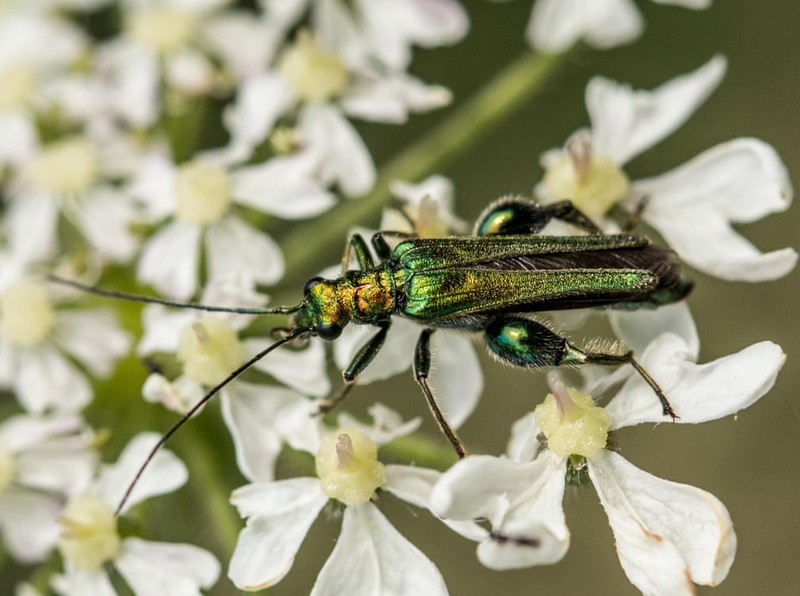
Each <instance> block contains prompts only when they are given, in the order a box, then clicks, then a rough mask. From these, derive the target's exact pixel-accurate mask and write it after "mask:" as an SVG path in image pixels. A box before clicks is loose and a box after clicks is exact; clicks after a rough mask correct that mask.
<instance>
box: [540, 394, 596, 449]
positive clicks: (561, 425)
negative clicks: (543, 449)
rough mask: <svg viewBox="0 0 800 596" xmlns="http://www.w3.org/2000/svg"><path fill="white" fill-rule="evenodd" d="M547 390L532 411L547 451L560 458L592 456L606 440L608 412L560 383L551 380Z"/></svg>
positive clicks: (583, 395) (588, 398)
mask: <svg viewBox="0 0 800 596" xmlns="http://www.w3.org/2000/svg"><path fill="white" fill-rule="evenodd" d="M550 390H551V391H552V393H550V394H548V395H547V397H546V398H545V400H544V402H542V403H541V404H539V405H538V406H536V409H535V410H534V412H533V415H534V417H535V418H536V424H537V425H538V426H539V428H540V429H541V430H542V432H543V433H544V435H545V436H546V437H547V446H548V448H549V449H550V451H552V452H553V453H555V454H556V455H560V456H561V457H567V456H570V455H582V456H583V457H592V456H593V455H596V454H597V453H598V452H599V451H600V450H601V449H603V448H604V447H605V446H606V442H607V440H608V428H609V426H610V425H611V417H610V416H609V414H608V412H607V411H606V410H605V408H601V407H600V406H598V405H596V404H595V403H594V400H593V399H592V398H591V397H590V396H589V395H587V394H585V393H583V392H582V391H579V390H577V389H575V388H574V387H564V385H563V383H561V382H560V381H555V382H553V381H551V384H550Z"/></svg>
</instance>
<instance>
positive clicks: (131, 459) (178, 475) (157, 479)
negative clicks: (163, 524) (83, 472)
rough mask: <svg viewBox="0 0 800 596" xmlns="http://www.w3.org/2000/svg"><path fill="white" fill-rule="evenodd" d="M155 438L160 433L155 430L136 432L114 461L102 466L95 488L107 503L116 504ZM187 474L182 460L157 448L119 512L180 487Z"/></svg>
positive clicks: (156, 438)
mask: <svg viewBox="0 0 800 596" xmlns="http://www.w3.org/2000/svg"><path fill="white" fill-rule="evenodd" d="M159 439H161V435H159V434H156V433H140V434H138V435H136V436H135V437H134V438H133V439H131V441H130V442H129V443H128V445H127V446H126V447H125V449H124V450H123V451H122V453H121V454H120V456H119V459H117V462H116V463H115V464H113V465H110V466H108V467H107V468H106V469H105V470H103V472H102V473H101V475H100V478H99V480H98V483H97V487H96V489H97V491H98V494H99V495H100V496H102V498H103V499H104V500H105V501H106V502H107V503H108V504H109V505H111V506H112V507H116V506H117V504H119V502H120V501H121V500H122V496H123V494H124V493H125V491H126V490H127V488H128V486H129V485H130V483H131V482H132V481H133V478H134V476H136V474H137V472H138V471H139V469H140V468H141V466H142V464H144V462H145V460H146V459H147V456H148V455H149V454H150V452H151V450H152V449H153V448H154V447H155V446H156V443H157V442H158V441H159ZM188 477H189V472H188V471H187V469H186V466H185V465H184V464H183V462H182V461H181V460H179V459H178V458H177V457H176V456H175V454H173V453H172V452H171V451H169V450H167V449H163V448H162V449H160V450H159V451H158V452H157V453H156V454H155V456H154V457H153V459H152V460H151V461H150V463H149V464H148V466H147V469H146V470H145V471H144V473H143V474H142V476H141V478H140V479H139V482H138V483H137V484H136V486H135V488H134V489H133V492H131V495H130V497H129V498H128V502H127V503H126V505H125V507H124V508H123V510H122V513H125V512H126V511H128V510H129V509H130V508H131V507H133V506H134V505H135V504H136V503H139V502H141V501H144V500H145V499H148V498H150V497H152V496H155V495H163V494H166V493H170V492H172V491H174V490H176V489H178V488H180V487H181V486H183V485H184V483H185V482H186V479H187V478H188Z"/></svg>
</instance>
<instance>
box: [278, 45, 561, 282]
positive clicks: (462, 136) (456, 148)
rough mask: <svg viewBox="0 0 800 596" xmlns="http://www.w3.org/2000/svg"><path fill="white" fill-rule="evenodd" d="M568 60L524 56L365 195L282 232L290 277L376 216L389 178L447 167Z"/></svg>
mask: <svg viewBox="0 0 800 596" xmlns="http://www.w3.org/2000/svg"><path fill="white" fill-rule="evenodd" d="M568 56H570V53H569V52H566V53H563V54H555V55H543V54H535V53H533V52H526V53H525V54H523V55H522V56H521V57H520V58H518V59H517V60H516V61H515V62H513V63H511V64H510V65H509V66H507V67H506V68H505V70H503V71H502V72H500V73H499V74H498V75H497V76H496V77H495V78H494V79H493V80H492V81H490V83H489V84H488V85H487V86H486V87H484V88H483V89H482V90H481V91H479V92H478V94H477V95H475V96H474V97H473V98H472V99H470V100H469V101H467V102H466V103H465V104H463V105H462V106H461V107H460V108H458V109H457V110H456V111H455V112H454V113H453V114H452V115H450V116H449V117H448V118H447V119H446V120H444V121H443V122H442V123H441V124H439V125H438V126H437V127H435V128H434V129H433V130H431V132H430V133H428V134H427V135H425V136H424V137H422V138H421V139H420V140H419V141H417V142H416V143H414V144H413V145H411V146H410V147H408V148H407V149H406V150H404V151H403V152H402V153H400V154H399V155H398V156H396V157H395V158H394V159H392V160H391V161H390V162H389V163H387V164H386V165H385V166H384V167H383V168H381V170H380V172H379V175H378V179H377V181H376V183H375V187H374V188H373V189H372V191H371V192H370V193H369V194H368V195H366V196H364V197H362V198H359V199H354V200H352V201H345V202H342V203H340V204H339V205H337V206H336V207H335V208H334V209H332V210H331V211H330V212H329V213H328V214H327V215H325V216H324V217H321V218H319V219H316V220H313V221H309V222H308V223H306V224H305V225H303V226H299V227H298V228H297V229H295V230H293V231H292V232H291V233H289V234H287V236H286V237H285V238H284V239H283V242H282V245H283V249H284V253H285V255H286V264H287V270H288V271H289V272H290V275H292V274H300V273H301V274H303V275H306V274H307V273H308V272H309V271H314V270H315V267H316V268H319V267H320V266H322V265H323V264H325V263H329V262H330V261H331V259H330V255H331V254H332V252H331V251H333V252H336V250H337V247H340V246H343V245H344V240H343V238H344V237H345V235H346V234H347V231H348V229H349V228H350V226H352V225H353V224H354V223H357V222H366V221H369V220H371V219H375V218H377V216H378V214H379V213H380V210H381V208H382V207H383V206H384V205H385V204H386V203H388V202H389V200H390V198H391V194H390V190H389V185H390V183H391V182H392V181H393V180H407V181H411V182H415V181H419V180H420V179H422V178H424V177H426V176H428V175H430V174H432V173H434V172H437V171H440V170H442V169H443V168H445V167H446V166H448V165H449V164H451V163H452V162H453V161H455V160H456V159H457V158H458V157H459V156H461V155H462V154H463V153H465V152H466V151H467V150H468V149H469V148H470V147H471V146H472V141H473V140H474V139H476V138H478V137H480V136H481V135H482V134H484V133H485V132H486V131H488V130H491V129H492V128H494V127H495V126H496V125H497V124H498V123H499V122H501V121H502V120H503V119H505V118H507V117H508V116H510V115H511V114H513V113H514V112H515V111H516V110H517V109H519V108H520V107H521V106H523V105H527V104H528V103H529V101H530V99H531V98H532V97H534V96H535V95H536V94H538V93H541V92H542V91H543V90H544V88H545V84H546V83H547V81H548V80H549V79H550V78H551V77H552V76H553V75H554V74H555V73H556V72H557V71H558V70H559V67H561V66H562V65H564V64H565V63H566V62H567V59H568ZM295 272H297V273H295Z"/></svg>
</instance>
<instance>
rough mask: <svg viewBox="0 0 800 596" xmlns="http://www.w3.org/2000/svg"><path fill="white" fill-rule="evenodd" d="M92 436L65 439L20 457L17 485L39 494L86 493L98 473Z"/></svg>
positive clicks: (45, 442)
mask: <svg viewBox="0 0 800 596" xmlns="http://www.w3.org/2000/svg"><path fill="white" fill-rule="evenodd" d="M93 438H94V437H93V435H92V434H90V433H84V434H83V435H66V436H64V435H62V436H54V437H52V438H48V439H47V440H43V441H42V442H41V443H40V444H39V445H36V446H33V447H31V448H30V449H28V450H26V451H24V452H22V453H18V454H17V458H16V466H17V470H16V482H17V484H18V485H20V486H25V487H31V488H35V489H38V490H39V491H42V490H44V491H57V492H59V493H62V494H65V495H73V494H77V493H78V492H80V491H82V490H85V489H86V487H87V486H88V485H89V483H90V481H91V479H92V477H93V476H94V474H95V471H96V467H97V466H96V464H97V452H96V451H95V450H94V449H93V447H92V444H91V441H92V440H93Z"/></svg>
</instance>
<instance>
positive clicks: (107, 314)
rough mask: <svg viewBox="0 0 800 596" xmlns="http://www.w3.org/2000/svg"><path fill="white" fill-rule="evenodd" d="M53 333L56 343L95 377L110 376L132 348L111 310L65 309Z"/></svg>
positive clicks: (129, 340) (59, 316) (114, 313)
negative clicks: (119, 361)
mask: <svg viewBox="0 0 800 596" xmlns="http://www.w3.org/2000/svg"><path fill="white" fill-rule="evenodd" d="M53 334H54V335H53V341H55V342H56V343H57V344H58V345H59V346H60V347H61V349H63V350H64V351H65V352H67V353H68V354H69V355H70V356H72V357H73V358H75V359H76V360H78V361H79V362H80V363H81V364H82V365H83V366H84V367H86V368H87V369H88V370H89V371H90V372H91V373H92V374H93V375H94V376H96V377H106V376H108V375H109V374H111V371H112V370H113V368H114V365H115V364H116V362H117V360H118V359H119V358H121V357H123V356H124V355H125V354H127V353H128V349H129V348H130V345H131V337H130V336H129V335H128V334H127V333H125V331H123V330H122V329H121V328H120V326H119V323H118V322H117V316H116V311H114V310H111V309H93V310H69V311H67V310H62V311H60V312H59V313H58V319H57V321H56V325H55V328H54V329H53Z"/></svg>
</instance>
